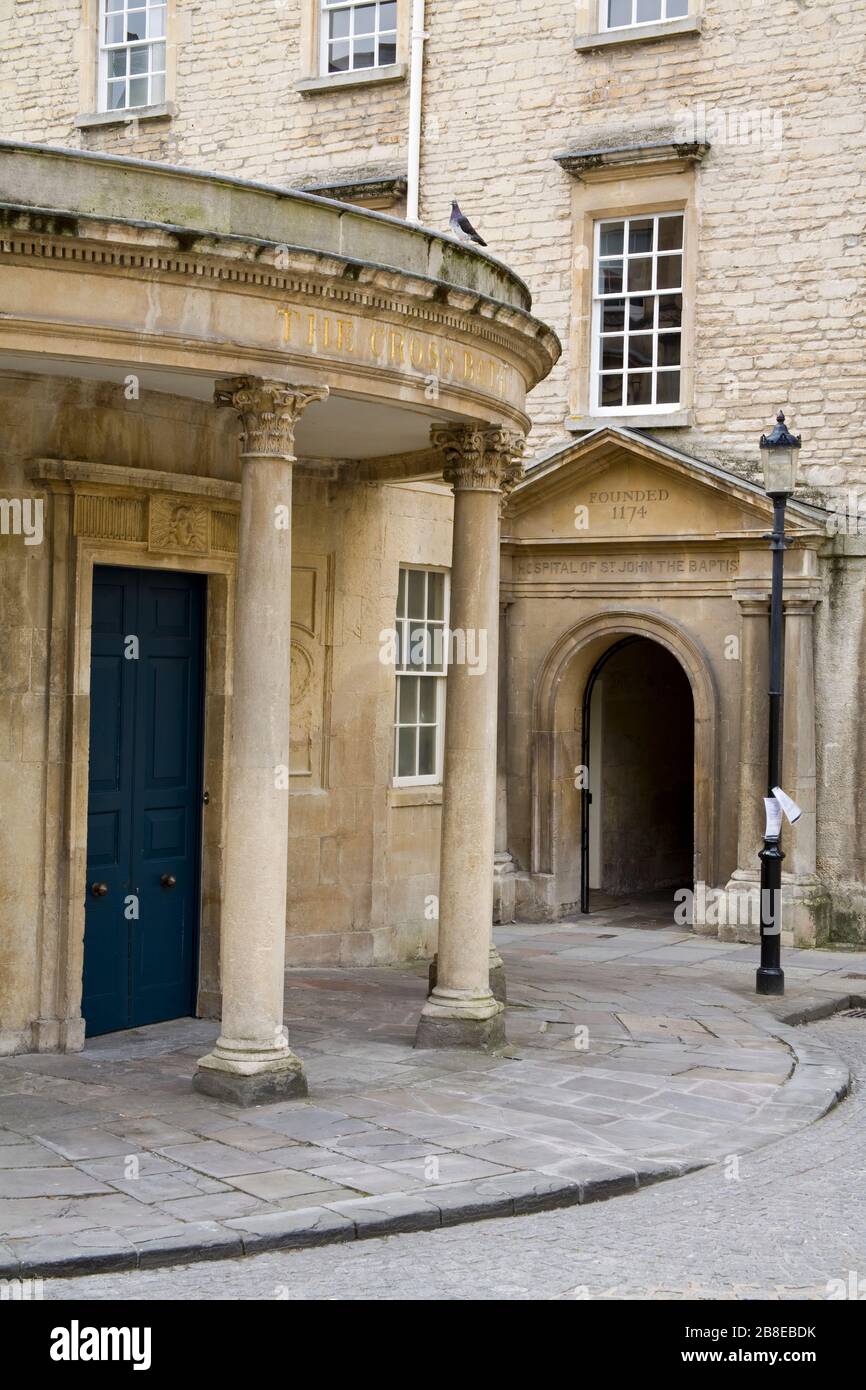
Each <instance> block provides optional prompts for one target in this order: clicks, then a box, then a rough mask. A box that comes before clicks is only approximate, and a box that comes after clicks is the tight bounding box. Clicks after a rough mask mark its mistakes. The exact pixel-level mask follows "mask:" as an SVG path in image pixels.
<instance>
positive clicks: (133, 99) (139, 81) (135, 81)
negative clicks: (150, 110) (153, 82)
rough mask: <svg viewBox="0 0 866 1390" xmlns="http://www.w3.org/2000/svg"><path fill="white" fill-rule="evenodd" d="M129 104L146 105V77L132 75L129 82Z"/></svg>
mask: <svg viewBox="0 0 866 1390" xmlns="http://www.w3.org/2000/svg"><path fill="white" fill-rule="evenodd" d="M129 104H130V106H146V105H147V78H146V77H133V78H132V79H131V80H130V83H129Z"/></svg>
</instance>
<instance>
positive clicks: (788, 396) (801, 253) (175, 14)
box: [0, 0, 866, 488]
mask: <svg viewBox="0 0 866 1390" xmlns="http://www.w3.org/2000/svg"><path fill="white" fill-rule="evenodd" d="M170 9H171V15H170V26H169V27H170V34H169V39H170V42H169V53H170V65H171V66H172V67H173V77H172V79H171V82H170V86H171V97H172V105H173V110H174V114H173V115H172V116H171V118H170V119H169V118H167V119H164V120H162V121H156V122H150V121H143V122H140V123H136V122H133V123H131V124H127V125H120V126H116V125H111V126H105V125H103V126H95V127H94V126H90V127H82V126H80V125H79V124H76V121H77V120H79V119H80V118H81V116H82V115H83V114H86V112H87V110H88V109H90V110H92V109H93V107H94V104H95V102H94V96H93V91H92V68H93V54H94V52H95V24H96V19H95V15H96V0H79V3H77V4H71V5H64V6H59V5H58V4H57V3H56V0H0V49H2V52H3V56H4V62H3V68H2V73H0V98H2V101H0V107H2V111H3V115H2V120H0V135H2V136H3V137H5V138H13V139H26V140H33V141H47V142H50V143H56V144H64V145H76V146H82V147H84V148H87V149H92V150H101V151H108V152H121V153H124V154H130V155H138V156H141V157H144V158H147V159H156V160H165V161H171V162H176V163H181V164H187V165H192V166H196V167H199V168H202V167H204V168H213V169H217V170H220V171H222V172H225V173H229V174H237V175H239V176H243V177H247V178H258V179H266V180H271V181H273V182H277V183H290V184H291V183H295V184H297V183H310V182H316V181H321V179H323V178H327V179H331V178H338V177H340V176H342V175H347V176H349V175H354V176H357V174H358V173H359V171H360V172H363V171H369V170H371V169H380V170H384V169H390V170H392V172H400V171H402V170H404V168H405V159H406V134H407V130H406V127H407V84H406V81H405V80H398V81H396V82H388V83H384V84H381V83H373V84H370V85H367V86H352V87H347V88H340V89H336V88H330V89H328V90H325V91H315V92H312V93H310V92H307V93H306V94H304V93H302V92H300V91H298V90H297V83H298V81H299V80H301V79H303V78H304V77H306V76H308V75H309V74H310V72H311V71H312V70H313V51H312V46H313V39H312V38H311V34H312V23H313V16H314V14H315V0H282V2H281V3H277V4H262V3H261V0H232V3H231V4H229V3H227V0H208V3H207V4H202V3H197V2H196V0H174V3H173V4H172V5H171V6H170ZM692 10H693V12H694V13H695V15H697V16H698V17H699V18H700V19H701V20H702V29H701V32H700V33H699V34H685V35H679V36H674V37H671V38H668V39H665V40H663V41H661V42H652V43H647V42H635V43H626V44H620V45H616V46H609V47H605V48H603V49H596V50H589V51H581V52H579V51H576V50H575V47H574V41H575V36H576V34H577V33H578V31H581V30H582V31H586V30H588V29H591V28H592V27H593V14H594V8H593V0H581V3H580V4H578V5H575V4H574V3H573V0H552V3H551V0H503V3H500V4H497V5H491V4H487V3H485V2H484V0H456V2H455V0H428V3H427V31H428V33H429V39H428V42H427V47H426V64H425V113H424V136H423V166H422V201H421V217H422V220H423V221H425V222H427V223H428V224H430V225H431V226H434V227H443V226H445V225H446V224H447V217H448V211H449V207H450V200H451V197H452V196H458V197H459V198H460V200H461V202H462V204H463V205H464V207H465V208H466V209H467V210H468V211H469V213H470V214H471V216H472V217H473V219H474V220H475V222H476V224H477V225H479V227H480V228H481V230H482V233H483V235H484V236H485V238H486V239H487V241H488V242H489V245H490V248H491V250H492V251H493V252H494V254H496V255H498V256H501V257H502V258H503V259H504V260H506V261H507V262H509V264H511V265H512V266H513V267H514V268H515V269H516V270H517V271H518V272H519V273H521V274H522V275H523V276H524V277H525V278H526V279H527V280H528V282H529V283H530V285H531V286H532V289H533V293H534V296H535V309H536V312H537V313H538V314H539V316H540V317H542V318H543V319H545V320H546V321H547V322H548V323H550V324H551V325H552V326H553V327H555V328H556V329H557V331H558V332H559V334H560V336H561V337H562V339H563V341H564V342H565V343H569V340H571V350H570V351H566V353H565V354H564V355H563V357H562V359H561V361H560V363H559V365H558V366H557V368H556V369H555V370H554V371H553V372H552V373H551V375H550V376H549V377H548V378H547V380H546V381H545V382H544V383H543V384H542V385H541V386H540V387H539V388H538V390H537V391H536V392H535V394H534V397H533V401H532V415H533V420H534V425H535V429H534V435H533V444H532V448H533V452H535V453H537V452H539V451H541V450H543V449H545V448H547V447H549V446H550V445H552V444H554V443H555V442H556V441H557V440H559V439H561V438H563V435H564V430H563V422H564V419H565V417H566V415H567V414H568V412H569V410H570V409H571V407H572V405H573V401H574V398H575V392H576V383H575V379H574V374H575V368H576V354H575V352H574V341H575V334H581V333H584V332H585V331H586V325H585V324H581V323H580V322H575V304H576V301H577V299H578V297H579V292H580V286H581V283H582V277H584V276H585V275H586V273H587V268H586V266H585V264H584V263H583V262H582V260H581V259H580V258H579V257H576V256H575V254H574V248H575V225H574V224H575V201H574V200H575V198H577V197H579V194H580V185H579V183H578V181H577V180H576V179H575V177H574V176H572V175H569V174H567V173H565V172H564V171H563V170H562V169H561V168H560V167H559V165H558V164H556V163H555V162H554V158H553V156H554V155H556V154H559V153H562V152H564V151H569V150H574V149H594V148H599V149H605V148H611V147H613V146H617V145H624V144H635V143H646V142H647V141H650V142H651V141H653V140H659V139H671V138H673V139H679V140H681V141H682V140H684V139H688V138H692V139H696V140H699V141H700V140H705V141H706V142H708V143H709V145H710V147H711V148H710V150H709V153H708V154H707V155H706V157H705V159H704V161H703V163H702V165H701V166H700V168H699V170H698V171H697V175H696V177H695V180H694V189H693V197H692V201H693V202H694V205H695V207H694V213H695V229H696V233H697V238H698V248H697V253H698V254H697V264H696V271H697V273H696V281H695V284H694V286H693V287H692V294H693V296H694V300H695V355H696V364H695V365H696V385H695V393H694V400H693V401H692V402H690V403H688V404H690V407H691V412H692V421H691V424H690V426H689V427H687V428H685V429H677V430H675V431H671V432H670V438H671V442H673V443H677V444H681V445H683V446H684V447H686V448H690V447H691V448H694V449H695V450H696V451H697V452H699V453H701V454H702V455H703V456H715V457H718V458H719V459H720V460H723V461H726V462H728V463H729V464H732V465H733V466H735V467H740V468H746V469H748V468H750V467H752V466H753V463H754V445H755V440H756V439H757V437H758V435H759V434H760V432H761V431H762V430H763V429H764V428H765V426H766V423H767V420H768V418H770V417H771V415H772V413H773V412H774V411H775V409H776V408H777V407H778V405H779V404H780V403H784V404H788V405H790V407H791V411H792V414H793V416H794V418H795V420H796V425H797V427H798V428H800V429H802V431H803V432H804V434H805V436H806V438H807V440H808V447H807V449H806V450H804V456H803V466H804V476H805V479H806V481H807V482H808V483H810V484H813V485H815V486H819V487H834V488H837V487H838V488H841V487H843V486H845V485H851V486H858V485H862V484H863V466H864V462H866V443H864V439H863V433H862V430H861V428H860V421H859V404H860V402H861V400H862V396H863V389H864V376H866V365H864V363H866V355H864V352H863V328H862V324H861V323H860V319H859V312H858V287H859V286H860V285H862V283H863V279H864V272H866V236H864V213H863V203H864V197H863V194H864V189H866V161H864V158H863V152H864V143H866V136H864V131H866V106H864V102H863V100H862V84H863V77H862V55H863V52H864V45H866V8H864V6H863V5H862V4H861V3H860V0H822V3H820V4H818V3H804V0H776V3H774V4H772V5H766V4H757V3H747V4H743V3H742V0H693V4H692ZM408 15H409V0H401V4H400V24H401V35H400V44H399V56H401V57H402V58H404V59H405V57H406V56H407V52H408V50H407V42H408ZM89 84H90V85H89ZM624 179H625V181H626V182H627V183H631V182H633V180H632V175H631V174H626V175H624ZM624 188H625V183H624V184H622V185H619V184H617V182H616V181H614V182H613V183H612V184H611V186H610V206H611V208H612V209H615V208H616V206H617V204H618V202H620V201H621V199H622V194H623V190H624Z"/></svg>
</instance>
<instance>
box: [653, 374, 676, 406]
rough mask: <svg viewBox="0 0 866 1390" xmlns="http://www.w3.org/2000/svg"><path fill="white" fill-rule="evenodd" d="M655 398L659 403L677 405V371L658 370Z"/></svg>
mask: <svg viewBox="0 0 866 1390" xmlns="http://www.w3.org/2000/svg"><path fill="white" fill-rule="evenodd" d="M656 399H657V401H658V404H659V405H677V404H678V402H679V399H680V374H679V372H659V374H658V387H657V389H656Z"/></svg>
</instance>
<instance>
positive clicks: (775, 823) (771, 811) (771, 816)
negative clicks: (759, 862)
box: [764, 796, 782, 840]
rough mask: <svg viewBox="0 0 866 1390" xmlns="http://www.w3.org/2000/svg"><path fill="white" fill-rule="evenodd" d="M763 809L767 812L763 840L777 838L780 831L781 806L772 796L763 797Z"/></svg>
mask: <svg viewBox="0 0 866 1390" xmlns="http://www.w3.org/2000/svg"><path fill="white" fill-rule="evenodd" d="M764 810H765V811H766V813H767V828H766V830H765V831H764V839H765V840H778V838H779V836H780V835H781V833H782V808H781V806H780V805H779V803H778V801H777V800H776V798H775V797H774V796H765V797H764Z"/></svg>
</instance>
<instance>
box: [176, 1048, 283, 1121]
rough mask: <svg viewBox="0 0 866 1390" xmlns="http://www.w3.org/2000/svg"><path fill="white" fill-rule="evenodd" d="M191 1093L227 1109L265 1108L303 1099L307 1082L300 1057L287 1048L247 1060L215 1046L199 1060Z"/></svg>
mask: <svg viewBox="0 0 866 1390" xmlns="http://www.w3.org/2000/svg"><path fill="white" fill-rule="evenodd" d="M192 1084H193V1089H194V1090H196V1091H199V1092H201V1094H202V1095H204V1096H213V1097H214V1098H215V1099H216V1100H224V1101H228V1102H229V1104H231V1105H241V1106H247V1105H268V1104H272V1103H273V1102H274V1101H280V1100H297V1099H302V1098H303V1097H304V1096H306V1095H307V1093H308V1090H307V1078H306V1076H305V1075H304V1064H303V1062H302V1061H301V1059H300V1057H296V1056H295V1054H294V1052H291V1051H290V1050H289V1049H288V1048H286V1049H285V1050H284V1051H282V1052H280V1053H279V1054H277V1055H274V1054H273V1053H272V1054H271V1056H270V1057H266V1056H263V1055H262V1054H261V1053H260V1054H259V1055H258V1056H251V1055H250V1054H249V1053H246V1054H245V1053H244V1052H243V1051H242V1050H240V1049H233V1048H231V1047H230V1046H229V1047H226V1048H225V1049H223V1048H222V1047H221V1046H220V1043H219V1042H218V1043H217V1045H216V1048H215V1049H214V1051H213V1052H210V1053H208V1055H207V1056H206V1057H202V1058H201V1060H200V1061H199V1064H198V1067H197V1069H196V1071H195V1074H194V1076H193V1078H192Z"/></svg>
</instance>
